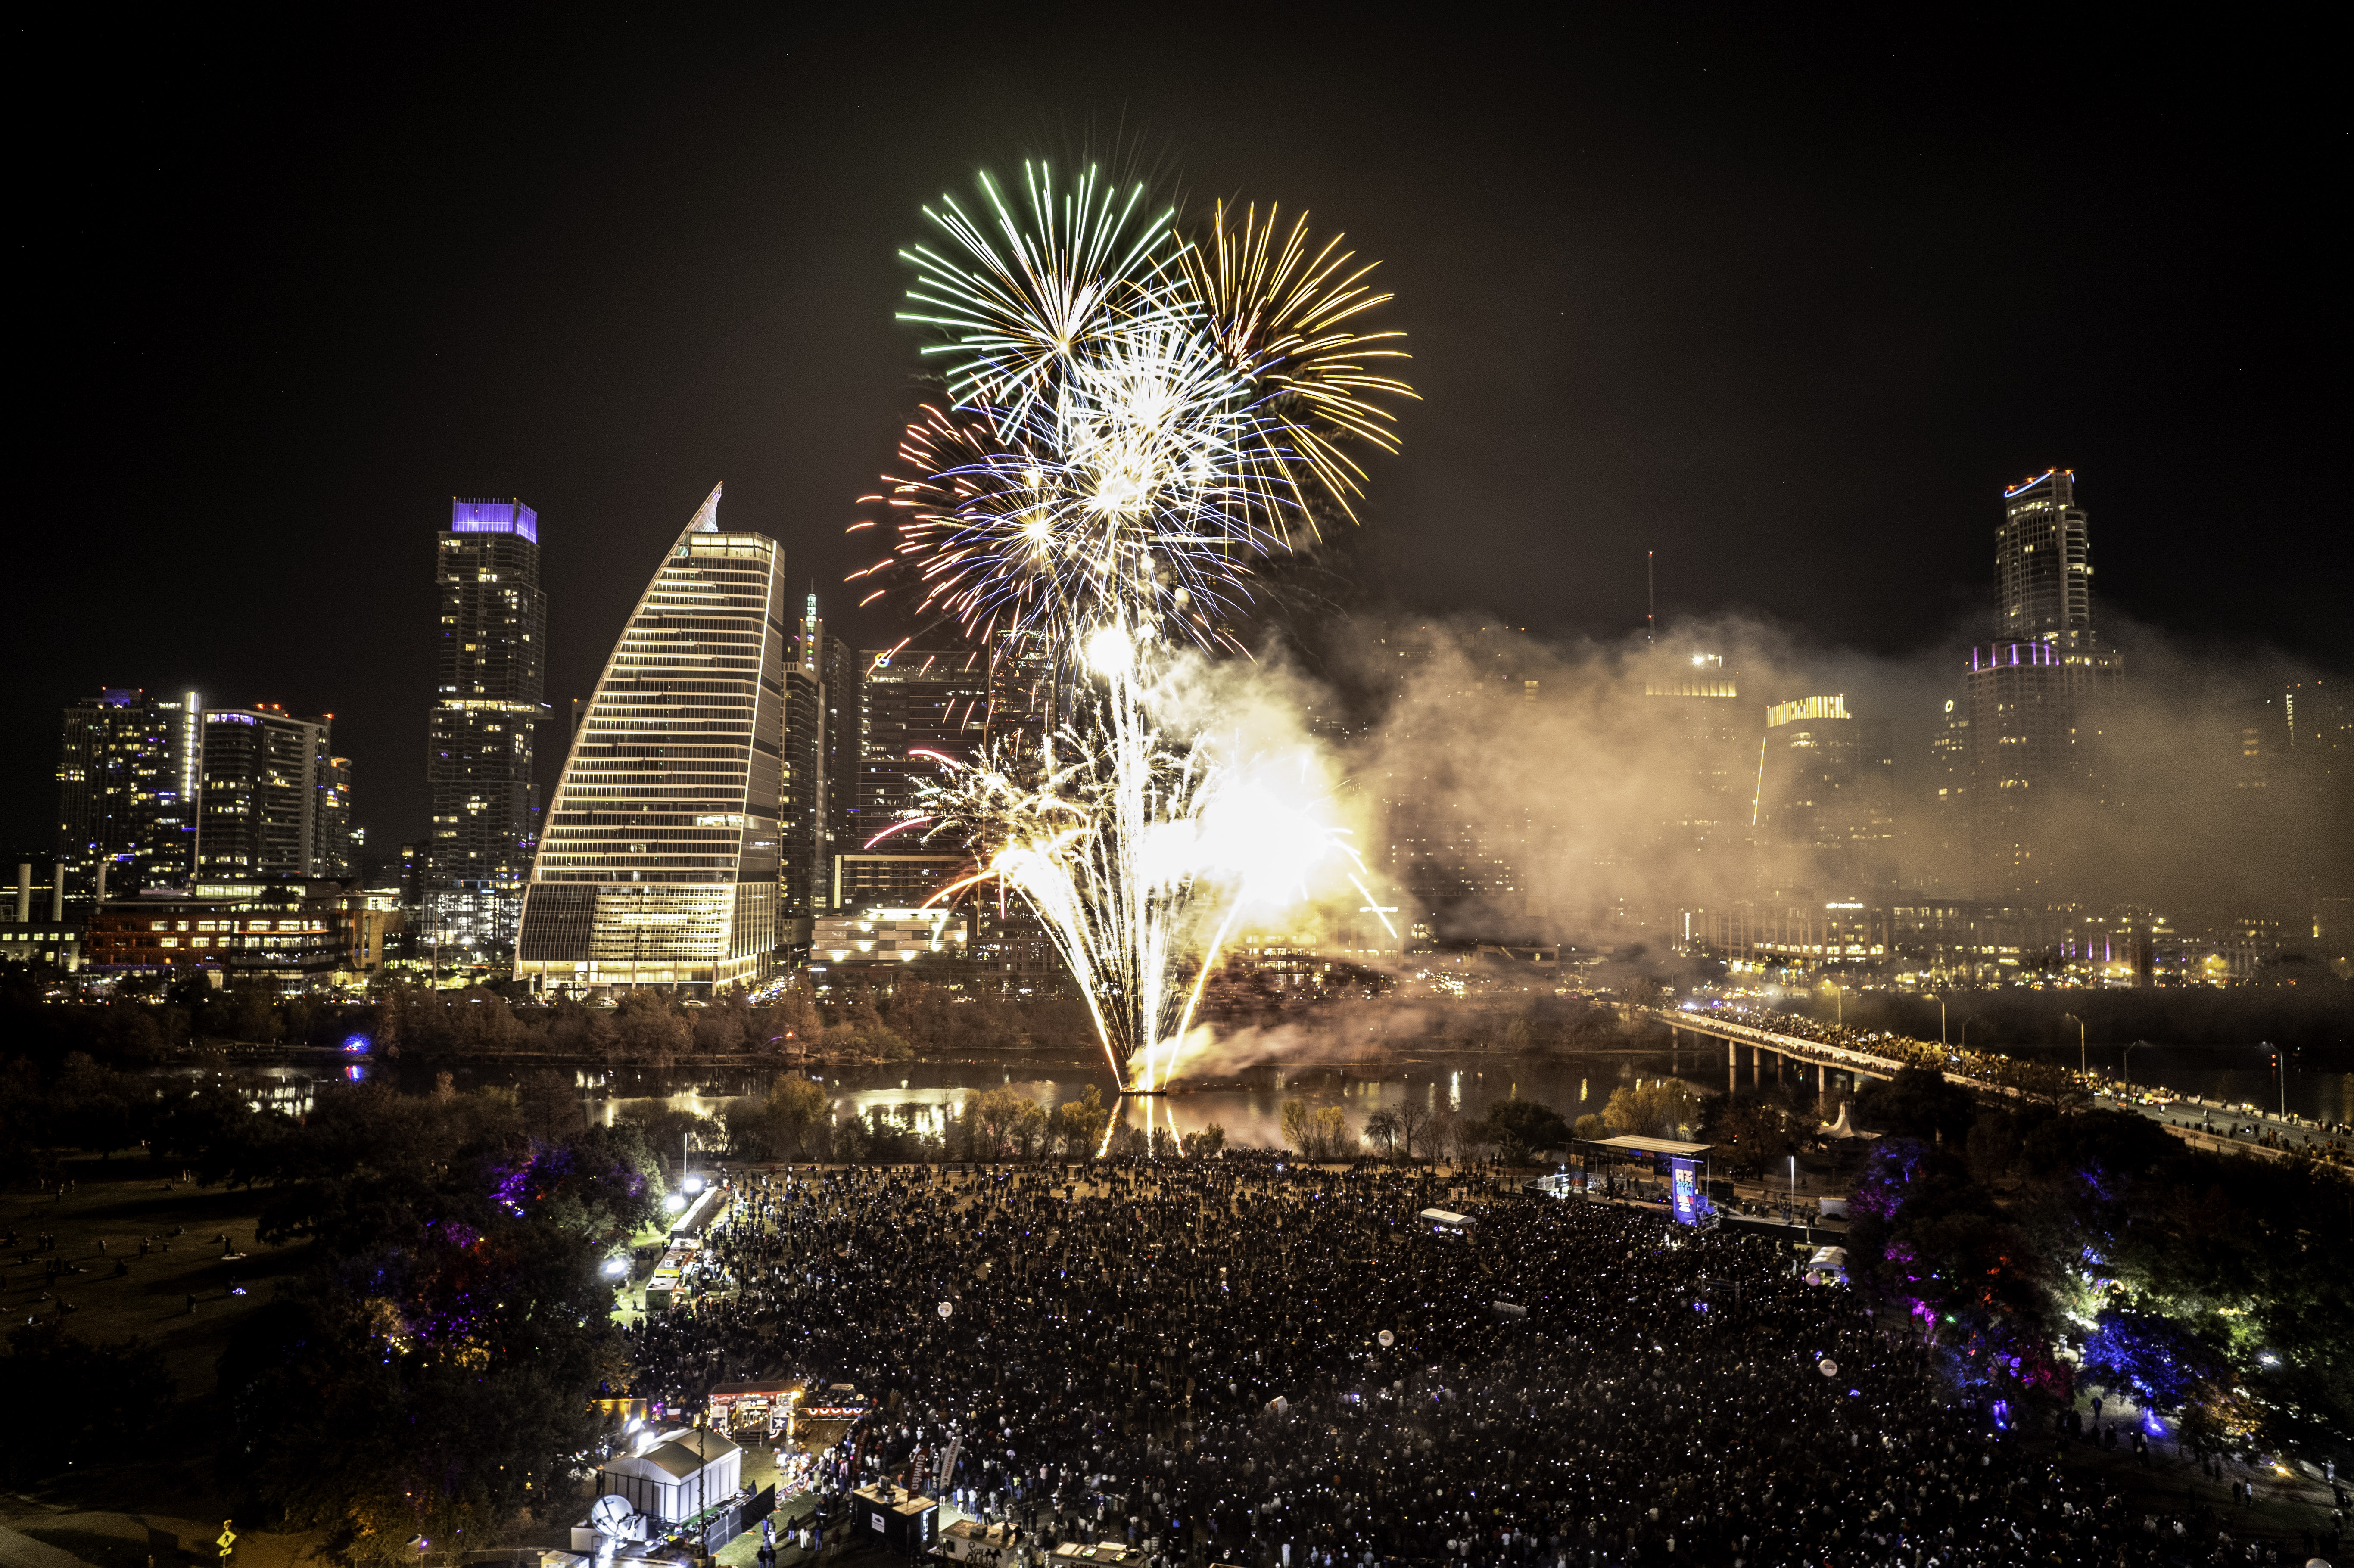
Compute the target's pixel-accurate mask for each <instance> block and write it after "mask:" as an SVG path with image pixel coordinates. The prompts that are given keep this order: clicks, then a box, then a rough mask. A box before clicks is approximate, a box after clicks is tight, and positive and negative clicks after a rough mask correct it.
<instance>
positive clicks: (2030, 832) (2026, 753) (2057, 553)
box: [1962, 469, 2125, 901]
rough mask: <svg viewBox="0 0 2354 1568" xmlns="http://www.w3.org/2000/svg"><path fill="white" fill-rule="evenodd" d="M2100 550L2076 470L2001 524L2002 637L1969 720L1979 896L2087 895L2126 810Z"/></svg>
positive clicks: (2039, 489) (2019, 501)
mask: <svg viewBox="0 0 2354 1568" xmlns="http://www.w3.org/2000/svg"><path fill="white" fill-rule="evenodd" d="M2092 575H2093V566H2092V546H2091V543H2090V535H2089V533H2088V531H2087V527H2086V523H2085V517H2084V509H2083V508H2082V507H2080V506H2078V505H2077V504H2076V500H2075V475H2074V473H2073V471H2067V470H2061V469H2053V470H2051V471H2047V472H2045V473H2043V474H2041V476H2039V477H2037V478H2034V479H2031V480H2029V481H2027V482H2025V483H2023V484H2021V485H2019V486H2017V487H2016V488H2014V489H2011V490H2007V491H2005V492H2004V493H2003V516H2002V521H2001V522H2000V523H1999V524H1998V525H1997V527H1996V530H1995V588H1996V600H1997V616H1996V620H1997V623H1998V627H1999V630H2000V632H2001V635H2000V636H1999V637H1998V639H1997V640H1996V641H1993V642H1990V643H1986V644H1982V645H1980V646H1978V647H1975V648H1972V649H1971V650H1970V654H1969V665H1968V671H1967V674H1966V676H1965V677H1964V682H1963V696H1962V705H1963V708H1964V710H1965V713H1966V716H1967V721H1968V723H1967V731H1968V754H1969V778H1968V780H1967V792H1966V797H1965V798H1966V801H1967V804H1966V808H1965V809H1966V810H1967V815H1968V820H1969V824H1970V833H1969V841H1970V855H1969V872H1968V875H1969V883H1970V891H1971V892H1972V893H1973V894H1974V895H1976V896H1977V897H1978V898H1979V899H1992V900H1998V901H2016V900H2020V899H2028V900H2032V899H2037V898H2058V897H2064V896H2070V895H2074V894H2076V893H2078V892H2080V891H2081V889H2080V887H2079V884H2081V882H2082V880H2083V878H2084V875H2085V870H2084V868H2085V867H2086V866H2088V865H2089V864H2092V863H2096V862H2098V861H2099V860H2100V859H2101V858H2102V857H2101V855H2100V854H2099V853H2098V845H2099V842H2100V840H2101V838H2102V835H2103V834H2104V833H2105V832H2106V831H2107V829H2108V824H2109V821H2110V820H2111V817H2112V815H2113V812H2112V810H2111V808H2112V807H2113V806H2114V804H2115V801H2114V800H2113V798H2112V797H2113V794H2114V789H2115V778H2114V775H2113V774H2112V773H2111V771H2110V770H2109V769H2108V768H2107V767H2106V765H2105V758H2104V749H2105V748H2104V746H2103V740H2104V733H2103V727H2104V726H2105V723H2107V722H2108V714H2109V711H2110V710H2109V703H2110V700H2111V699H2112V698H2113V697H2114V696H2115V694H2116V691H2117V688H2118V685H2119V683H2120V682H2121V681H2122V679H2123V675H2124V667H2125V666H2124V661H2123V659H2122V658H2121V656H2120V655H2119V654H2118V653H2117V652H2115V650H2105V649H2102V648H2101V647H2100V646H2099V645H2098V644H2097V642H2096V641H2095V640H2094V631H2093V620H2092V616H2093V589H2092Z"/></svg>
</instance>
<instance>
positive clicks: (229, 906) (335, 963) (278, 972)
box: [83, 878, 398, 992]
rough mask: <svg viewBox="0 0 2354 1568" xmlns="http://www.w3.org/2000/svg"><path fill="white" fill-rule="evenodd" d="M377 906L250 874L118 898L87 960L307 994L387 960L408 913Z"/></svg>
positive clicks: (328, 887)
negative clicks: (387, 946) (391, 934)
mask: <svg viewBox="0 0 2354 1568" xmlns="http://www.w3.org/2000/svg"><path fill="white" fill-rule="evenodd" d="M367 906H368V900H366V897H365V896H364V895H353V894H350V893H347V892H346V891H345V889H344V888H343V887H341V886H340V885H336V884H334V883H326V882H321V883H306V882H302V881H300V880H287V881H280V882H272V883H270V884H267V885H263V884H256V883H251V882H248V881H246V880H245V879H242V878H238V879H232V880H229V881H227V882H223V883H218V884H203V883H199V884H198V885H196V887H195V888H194V889H193V890H192V891H189V892H186V893H179V892H174V893H162V892H159V893H157V894H151V895H145V896H142V897H137V898H123V899H109V900H108V901H107V902H106V903H104V904H102V905H101V906H99V908H98V911H97V913H96V914H95V915H94V916H92V917H91V920H90V929H89V932H88V934H87V935H86V936H85V937H84V938H83V952H84V959H83V962H84V964H85V966H86V967H87V968H89V969H94V970H96V971H97V972H99V973H101V974H113V975H126V974H185V973H192V972H193V973H207V974H208V975H209V978H210V979H211V980H212V982H213V983H214V984H216V985H231V984H236V983H238V982H239V981H251V982H256V983H260V984H264V985H267V986H270V987H271V988H273V989H276V990H279V991H290V992H291V991H305V990H310V989H312V988H314V987H318V986H324V985H328V984H331V983H333V982H334V980H335V979H336V977H337V976H338V975H343V976H345V978H352V977H355V976H356V975H357V974H358V973H360V972H361V970H362V969H363V968H372V967H374V965H373V964H371V963H370V962H369V959H370V958H371V956H373V958H374V960H375V962H376V963H380V962H381V960H382V948H383V936H384V932H385V929H386V928H387V927H388V926H390V925H392V924H393V923H394V922H395V921H397V918H398V917H397V916H394V915H393V914H391V913H390V912H389V911H372V910H370V909H369V908H368V907H367ZM371 949H372V953H371Z"/></svg>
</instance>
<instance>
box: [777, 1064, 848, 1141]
mask: <svg viewBox="0 0 2354 1568" xmlns="http://www.w3.org/2000/svg"><path fill="white" fill-rule="evenodd" d="M769 1111H770V1113H771V1114H772V1115H773V1116H774V1117H775V1118H776V1119H777V1120H778V1121H779V1123H780V1124H781V1125H782V1126H783V1128H784V1129H785V1132H786V1134H787V1135H788V1136H789V1137H790V1139H791V1140H792V1149H793V1152H794V1153H796V1154H800V1153H803V1152H805V1151H806V1150H807V1149H808V1147H809V1129H810V1126H811V1123H813V1122H816V1121H819V1120H821V1119H822V1118H828V1117H831V1116H832V1114H833V1101H832V1099H830V1098H829V1097H827V1095H826V1092H825V1086H824V1085H822V1084H821V1083H819V1082H817V1081H816V1080H815V1079H813V1078H803V1077H790V1078H779V1079H778V1080H777V1083H776V1086H775V1087H773V1088H771V1089H770V1090H769Z"/></svg>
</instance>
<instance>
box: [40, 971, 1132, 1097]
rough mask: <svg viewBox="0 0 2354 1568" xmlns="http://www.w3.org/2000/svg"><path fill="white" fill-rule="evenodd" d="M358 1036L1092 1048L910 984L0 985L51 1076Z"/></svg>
mask: <svg viewBox="0 0 2354 1568" xmlns="http://www.w3.org/2000/svg"><path fill="white" fill-rule="evenodd" d="M355 1037H356V1038H359V1039H362V1040H365V1041H366V1042H368V1044H369V1045H370V1046H371V1047H372V1048H374V1049H377V1050H380V1051H382V1052H385V1053H387V1054H394V1055H399V1054H420V1055H423V1056H425V1057H428V1058H431V1059H441V1058H448V1059H452V1060H464V1059H468V1058H488V1057H498V1056H532V1055H546V1056H554V1057H560V1058H564V1059H567V1060H574V1061H597V1062H604V1063H607V1064H609V1065H649V1066H664V1065H670V1064H672V1063H674V1062H684V1061H692V1060H695V1059H697V1058H705V1057H731V1056H732V1057H741V1056H746V1055H753V1056H770V1057H774V1058H776V1059H778V1060H780V1061H785V1060H795V1059H803V1060H815V1061H828V1062H889V1061H903V1060H906V1059H907V1058H908V1057H910V1056H913V1055H914V1054H917V1052H919V1051H920V1052H923V1053H926V1054H949V1055H954V1054H980V1053H990V1052H1006V1051H1016V1050H1023V1049H1038V1050H1047V1051H1057V1052H1060V1051H1066V1050H1071V1049H1085V1048H1086V1047H1087V1046H1088V1045H1090V1044H1093V1041H1094V1033H1093V1031H1092V1029H1091V1027H1090V1025H1089V1023H1088V1021H1087V1009H1086V1007H1085V1005H1084V1004H1082V1003H1080V1002H1077V1001H1069V1000H1066V999H1060V998H1051V997H1050V998H1040V999H1023V998H1013V999H1006V998H998V997H988V996H973V995H969V994H966V993H963V992H960V991H950V990H948V989H945V988H943V987H940V986H936V985H930V984H927V983H925V982H923V981H919V980H903V981H902V982H901V983H899V984H898V985H896V987H894V988H892V989H890V990H888V991H885V990H881V989H879V988H870V987H867V986H864V985H862V984H851V985H847V986H842V987H837V988H834V989H833V990H832V991H827V992H824V993H822V994H820V993H818V992H815V991H812V990H811V988H810V987H809V986H808V985H807V984H806V983H802V984H800V985H796V986H792V987H790V988H787V989H786V990H785V991H783V992H782V993H781V994H780V995H779V996H778V997H777V998H776V999H775V1000H774V1001H766V1002H763V1003H762V1004H760V1005H758V1006H755V1005H753V1004H751V1003H750V1002H748V1001H746V1000H745V998H744V997H743V996H742V995H740V994H737V993H729V994H727V995H726V996H723V997H721V998H720V999H718V1000H717V1001H713V1002H712V1003H710V1004H709V1005H707V1006H705V1005H695V1006H690V1005H687V1004H685V1003H683V1002H681V1001H678V1000H677V999H675V998H673V997H670V996H666V995H663V994H660V993H657V992H653V991H634V992H631V994H629V995H628V996H626V997H624V998H623V999H622V1000H621V1001H620V1004H619V1005H618V1006H604V1005H599V1006H588V1005H584V1004H583V1003H580V1002H578V1001H571V1000H568V999H565V1000H559V1001H553V1002H540V1001H535V1000H533V999H530V998H528V997H514V996H508V995H504V994H501V993H500V992H499V991H493V990H490V989H486V988H481V987H477V988H475V989H473V990H471V991H429V990H426V989H423V988H421V987H407V988H400V989H397V990H392V991H387V992H385V993H384V994H383V995H382V996H381V997H379V998H378V999H376V1000H375V1001H368V1002H364V1003H354V1002H345V1001H337V1000H334V999H332V998H323V997H310V996H295V997H283V998H281V997H279V996H277V995H275V994H274V993H273V992H271V991H270V990H268V989H267V988H264V987H260V986H238V987H234V988H231V989H228V990H224V991H213V990H210V989H209V988H207V987H205V986H202V985H190V986H182V987H179V988H176V989H175V990H174V991H171V992H169V993H168V994H165V995H163V996H157V997H126V998H122V999H120V1000H115V1001H104V1002H96V1001H93V1002H45V1001H43V1000H42V999H41V997H40V996H39V994H38V993H37V991H32V990H31V989H30V988H29V987H27V986H25V985H22V984H17V985H15V986H9V985H7V984H5V981H0V1052H5V1054H6V1055H7V1056H9V1057H21V1058H24V1059H26V1060H27V1061H29V1062H30V1063H31V1064H32V1065H33V1066H34V1067H35V1069H36V1070H37V1071H39V1072H41V1073H44V1074H49V1073H54V1072H56V1071H57V1070H58V1068H60V1067H61V1066H62V1065H63V1064H64V1062H65V1060H66V1058H67V1057H69V1056H70V1055H73V1054H77V1053H79V1054H83V1055H87V1056H88V1057H90V1059H91V1060H92V1061H95V1062H98V1063H100V1064H102V1065H107V1066H111V1067H119V1068H126V1069H127V1068H136V1067H143V1066H154V1065H160V1064H163V1063H165V1062H169V1061H171V1060H174V1059H175V1056H177V1055H178V1054H181V1053H184V1052H186V1051H187V1050H190V1049H198V1048H202V1047H203V1046H205V1045H207V1044H221V1043H227V1044H255V1045H290V1046H313V1047H333V1046H336V1045H340V1044H344V1043H345V1042H346V1041H348V1040H352V1039H354V1038H355Z"/></svg>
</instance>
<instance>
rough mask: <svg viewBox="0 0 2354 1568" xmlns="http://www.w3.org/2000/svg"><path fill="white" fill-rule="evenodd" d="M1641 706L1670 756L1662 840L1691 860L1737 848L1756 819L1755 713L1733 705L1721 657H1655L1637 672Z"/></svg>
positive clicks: (1733, 686) (1734, 681)
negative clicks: (1694, 856)
mask: <svg viewBox="0 0 2354 1568" xmlns="http://www.w3.org/2000/svg"><path fill="white" fill-rule="evenodd" d="M1643 701H1644V705H1645V706H1646V707H1648V708H1650V709H1652V710H1653V711H1655V712H1656V713H1657V714H1658V715H1659V721H1658V722H1659V727H1660V728H1662V729H1664V730H1665V732H1666V735H1665V737H1664V738H1665V740H1666V744H1667V748H1668V751H1669V756H1670V758H1672V761H1671V762H1670V773H1671V774H1672V779H1669V780H1663V782H1667V783H1668V784H1669V787H1668V788H1666V789H1662V791H1661V797H1660V805H1661V807H1662V809H1663V815H1662V817H1661V819H1660V821H1659V836H1660V838H1661V839H1662V841H1663V842H1665V843H1666V844H1667V845H1668V847H1670V849H1673V850H1678V851H1686V852H1690V853H1694V854H1711V853H1716V854H1722V853H1725V852H1726V851H1728V850H1730V849H1732V848H1733V847H1734V846H1736V845H1745V844H1746V843H1747V842H1748V841H1749V838H1750V831H1751V825H1752V822H1753V821H1754V820H1755V815H1756V811H1755V795H1756V785H1755V751H1756V749H1757V727H1756V724H1757V721H1756V713H1757V710H1756V708H1755V706H1753V705H1748V704H1744V702H1743V701H1742V700H1741V677H1740V675H1739V673H1737V672H1734V671H1732V670H1728V669H1726V668H1725V667H1724V659H1723V655H1721V654H1716V653H1691V654H1675V655H1668V656H1663V657H1661V658H1659V659H1658V660H1655V661H1654V662H1652V663H1651V665H1650V666H1649V668H1648V669H1647V670H1646V671H1645V672H1644V676H1643ZM1744 808H1746V809H1744Z"/></svg>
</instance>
